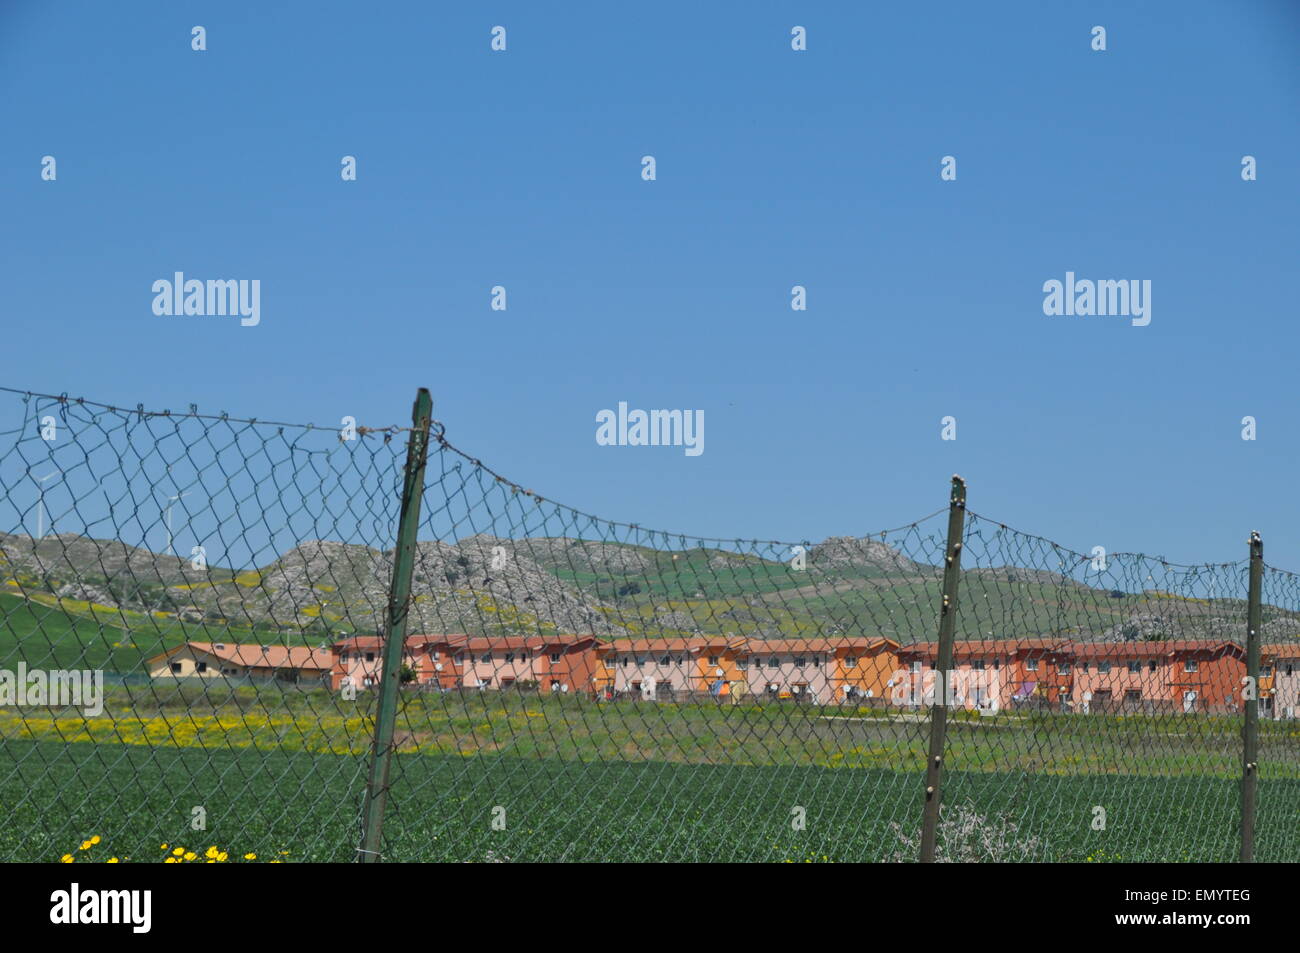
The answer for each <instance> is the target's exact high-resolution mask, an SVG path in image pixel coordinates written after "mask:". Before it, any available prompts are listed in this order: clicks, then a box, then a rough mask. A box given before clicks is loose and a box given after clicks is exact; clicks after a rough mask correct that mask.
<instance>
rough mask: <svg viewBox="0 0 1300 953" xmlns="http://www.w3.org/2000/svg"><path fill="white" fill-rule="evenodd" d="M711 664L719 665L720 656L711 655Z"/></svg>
mask: <svg viewBox="0 0 1300 953" xmlns="http://www.w3.org/2000/svg"><path fill="white" fill-rule="evenodd" d="M709 664H710V665H717V664H718V657H717V656H716V655H710V656H709Z"/></svg>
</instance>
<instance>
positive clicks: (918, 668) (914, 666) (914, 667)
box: [912, 662, 921, 672]
mask: <svg viewBox="0 0 1300 953" xmlns="http://www.w3.org/2000/svg"><path fill="white" fill-rule="evenodd" d="M912 671H914V672H919V671H921V663H920V662H913V663H912Z"/></svg>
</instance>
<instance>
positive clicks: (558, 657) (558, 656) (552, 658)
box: [551, 652, 560, 662]
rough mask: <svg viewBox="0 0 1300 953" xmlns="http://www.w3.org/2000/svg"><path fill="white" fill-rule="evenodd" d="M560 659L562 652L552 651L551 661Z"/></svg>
mask: <svg viewBox="0 0 1300 953" xmlns="http://www.w3.org/2000/svg"><path fill="white" fill-rule="evenodd" d="M559 660H560V653H559V652H552V653H551V661H552V662H558V661H559Z"/></svg>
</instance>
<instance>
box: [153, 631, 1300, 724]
mask: <svg viewBox="0 0 1300 953" xmlns="http://www.w3.org/2000/svg"><path fill="white" fill-rule="evenodd" d="M403 654H404V659H403V664H404V666H405V667H406V669H407V680H408V681H410V682H413V683H415V684H416V685H418V686H424V687H427V688H429V689H435V690H439V689H440V690H444V691H452V690H465V689H476V690H501V689H510V688H529V689H533V688H535V689H537V690H539V691H542V692H559V693H568V692H573V693H584V694H588V695H594V696H597V697H607V698H608V697H623V696H627V695H632V696H636V697H641V698H646V699H662V698H667V697H672V698H677V697H682V696H689V695H697V694H698V695H706V696H707V695H712V696H715V697H724V696H732V697H740V696H745V695H751V696H752V695H759V696H766V697H774V698H789V699H795V700H801V701H808V702H811V703H814V704H841V703H858V704H862V703H875V704H884V705H900V706H907V707H919V706H922V705H928V704H930V702H931V701H932V699H933V697H934V693H935V692H937V691H946V692H947V694H948V698H949V701H950V703H951V704H955V705H958V706H962V707H967V708H981V709H1006V708H1015V707H1029V706H1040V707H1051V708H1055V709H1058V710H1067V711H1080V712H1090V711H1168V710H1175V711H1188V712H1191V711H1211V712H1231V711H1239V710H1240V709H1241V706H1242V699H1243V697H1244V696H1243V690H1244V686H1245V674H1246V660H1245V653H1244V650H1243V649H1242V648H1241V646H1239V645H1237V644H1236V643H1234V642H1230V641H1214V640H1181V641H1161V642H1122V643H1113V642H1106V643H1103V642H1083V641H1074V640H1059V639H1043V638H1026V639H998V640H987V641H978V642H975V641H970V642H967V641H959V642H957V643H956V646H955V650H954V659H953V667H952V671H951V674H950V675H949V677H948V678H947V679H946V680H943V679H938V678H937V677H936V672H935V667H936V655H937V646H936V645H935V644H934V643H913V644H909V645H900V644H899V643H897V642H894V641H892V640H890V639H885V638H867V637H844V638H833V639H832V638H813V639H766V640H765V639H740V638H726V637H722V636H714V637H709V636H696V637H692V638H665V639H616V640H614V641H602V640H600V639H597V638H596V637H594V636H577V635H570V636H553V637H546V636H499V637H494V638H487V637H481V636H469V635H414V636H410V637H408V638H407V640H406V645H405V647H404V653H403ZM147 665H148V668H149V671H150V674H151V675H153V676H154V677H156V678H166V677H179V678H185V677H223V676H225V677H231V676H243V677H274V678H281V679H287V680H290V681H322V682H328V683H329V685H330V686H331V688H333V689H336V690H337V689H339V688H341V687H343V685H344V684H345V683H348V682H350V683H351V685H352V686H354V687H355V688H357V689H358V690H365V689H368V688H370V687H372V686H374V685H376V684H377V683H378V682H379V677H380V672H381V666H382V640H381V639H380V638H379V637H377V636H354V637H351V638H348V639H345V640H343V641H340V642H338V643H335V644H334V645H333V646H331V647H330V648H328V649H310V648H286V647H281V646H266V647H263V646H252V645H232V644H222V643H207V642H187V643H185V644H184V645H182V646H178V647H177V648H174V649H171V650H170V651H168V652H165V653H163V654H161V655H158V656H155V657H154V658H152V659H150V660H149V661H148V663H147ZM1256 691H1257V692H1258V697H1259V700H1260V712H1261V714H1262V715H1264V716H1265V717H1277V718H1296V717H1300V642H1286V643H1274V644H1268V645H1265V646H1263V647H1262V650H1261V665H1260V679H1259V684H1258V686H1257V687H1256Z"/></svg>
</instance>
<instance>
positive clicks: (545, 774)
mask: <svg viewBox="0 0 1300 953" xmlns="http://www.w3.org/2000/svg"><path fill="white" fill-rule="evenodd" d="M204 688H205V687H204V686H195V685H171V686H166V687H157V686H152V685H148V686H136V687H118V688H113V689H110V690H109V691H108V692H107V693H106V695H107V702H106V710H105V712H104V714H103V715H101V716H99V717H97V718H94V717H92V718H88V717H85V716H83V715H82V714H80V713H77V712H72V711H59V712H55V711H46V710H39V709H37V710H27V711H24V712H23V713H22V714H21V715H17V714H13V713H4V714H3V715H0V803H3V804H4V805H5V807H6V810H8V811H9V812H11V816H10V818H9V822H8V823H7V824H6V825H5V826H4V830H3V831H0V857H5V858H9V859H18V860H52V859H57V858H58V857H59V856H62V855H63V854H65V853H67V852H69V851H74V848H75V847H76V844H77V842H79V841H81V840H82V839H84V838H86V837H90V836H92V835H95V834H98V835H99V836H100V837H101V838H102V839H103V843H104V844H105V845H107V848H108V849H110V850H111V851H112V852H113V853H114V854H116V855H120V856H122V857H124V858H129V859H131V860H142V859H143V860H156V859H159V858H160V857H161V856H162V851H161V848H160V845H161V844H163V843H167V844H169V845H183V846H187V847H192V846H196V845H197V847H198V849H200V850H201V849H202V848H204V847H206V846H208V845H209V844H216V845H218V846H220V847H221V848H222V849H224V850H228V851H230V852H231V853H232V854H234V855H237V856H242V855H243V854H244V853H247V852H253V853H256V854H258V856H259V857H268V856H275V857H280V856H283V857H284V859H286V860H349V859H352V857H353V855H354V850H355V846H356V843H357V838H358V826H357V818H358V814H359V810H360V805H361V795H362V791H363V789H364V785H365V773H366V755H367V746H368V744H369V738H370V731H371V730H372V725H373V722H372V715H373V708H372V706H373V698H372V697H370V696H366V695H363V696H362V697H361V698H360V699H358V701H357V702H355V703H352V707H351V708H348V707H346V705H345V703H344V702H342V701H340V700H339V698H338V697H337V696H334V695H331V694H329V693H327V692H324V691H319V690H317V691H299V690H294V689H288V688H276V687H274V686H265V687H253V686H243V687H228V686H212V687H208V688H207V690H204ZM397 727H398V732H397V741H398V753H397V755H396V756H395V759H394V765H393V783H392V789H391V793H390V797H389V811H388V815H387V820H386V826H385V853H386V855H387V856H388V857H389V858H390V859H403V860H457V861H491V860H507V859H508V860H512V861H517V860H770V861H787V860H792V861H796V862H803V861H806V860H814V861H827V860H829V861H841V862H842V861H858V860H887V859H893V858H895V857H898V856H901V857H911V856H913V855H914V846H913V845H914V841H915V837H914V835H915V831H916V829H917V826H918V824H919V819H920V810H921V800H922V785H923V773H922V770H923V758H924V750H925V739H926V732H927V730H928V723H927V721H926V719H925V716H924V715H923V714H909V713H898V712H890V713H885V712H881V711H878V710H872V709H861V710H855V709H838V708H837V709H818V708H815V707H809V706H800V705H796V704H780V703H777V704H768V705H762V706H758V705H745V704H739V705H726V706H718V705H715V704H657V703H634V702H616V703H599V704H598V703H593V702H591V701H587V700H583V699H579V698H563V697H540V696H537V695H530V694H517V693H491V694H478V693H473V694H467V695H463V696H462V695H458V694H450V695H445V696H444V695H437V694H425V693H403V697H402V707H401V711H400V713H399V717H398V726H397ZM1239 730H1240V726H1239V722H1237V721H1235V720H1234V719H1232V718H1228V717H1223V718H1215V717H1209V716H1203V715H1202V716H1186V717H1161V718H1152V717H1145V716H1130V717H1121V716H1104V715H1061V714H1035V715H1025V714H1016V713H1008V714H1001V715H997V716H993V717H987V716H986V717H980V716H974V715H966V714H965V713H962V714H960V715H958V716H957V717H955V718H954V719H953V722H952V729H951V731H950V733H949V747H948V757H947V764H948V769H949V772H948V775H947V786H946V789H945V803H946V804H947V805H950V806H951V807H950V808H949V809H950V810H952V811H954V812H956V811H961V810H967V813H968V815H977V816H978V817H979V818H980V819H981V824H982V825H983V826H982V827H981V829H980V830H981V831H982V832H987V830H988V829H989V828H990V827H992V828H993V829H994V830H995V831H996V832H999V838H1000V840H1002V841H1005V842H1006V843H1005V845H1004V846H1003V847H997V848H995V849H994V852H995V855H996V856H995V857H984V858H982V859H1007V860H1015V859H1026V860H1060V861H1085V862H1086V861H1088V860H1090V859H1091V860H1093V861H1105V860H1120V859H1122V860H1142V861H1151V860H1190V861H1212V860H1231V859H1233V858H1234V857H1235V850H1236V838H1237V828H1236V824H1237V810H1238V786H1239V782H1238V781H1237V776H1238V772H1239V766H1238V763H1237V760H1236V759H1237V757H1238V755H1237V754H1236V752H1237V751H1238V750H1239V749H1238V748H1237V747H1236V745H1237V739H1238V735H1239ZM1260 735H1261V743H1260V749H1261V781H1260V795H1259V823H1258V835H1257V856H1258V858H1259V859H1260V860H1272V861H1281V860H1288V861H1295V860H1300V838H1297V837H1295V832H1296V831H1297V830H1298V829H1300V761H1298V760H1297V758H1296V751H1297V748H1300V727H1297V726H1296V725H1295V724H1294V723H1271V722H1269V723H1265V724H1263V725H1261V732H1260ZM196 807H201V808H203V810H204V811H205V812H206V824H207V826H206V830H204V831H202V832H198V833H196V832H194V831H192V830H191V829H190V819H191V816H192V811H193V809H194V808H196ZM1098 808H1101V809H1103V810H1104V812H1105V821H1106V823H1105V827H1104V829H1102V830H1097V829H1094V822H1095V819H1096V817H1097V809H1098ZM800 809H801V810H802V812H803V814H804V816H805V817H806V822H805V824H804V826H803V828H802V829H796V826H797V825H796V824H795V819H796V817H797V814H798V812H799V810H800ZM494 819H495V820H496V821H497V828H500V827H501V825H502V824H504V827H503V828H502V829H497V828H494V826H493V822H494ZM895 825H898V826H897V827H896V826H895ZM958 826H959V825H958ZM954 836H956V835H954ZM281 851H288V854H286V855H282V854H281V853H280V852H281ZM74 852H75V851H74ZM999 852H1000V853H999Z"/></svg>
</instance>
